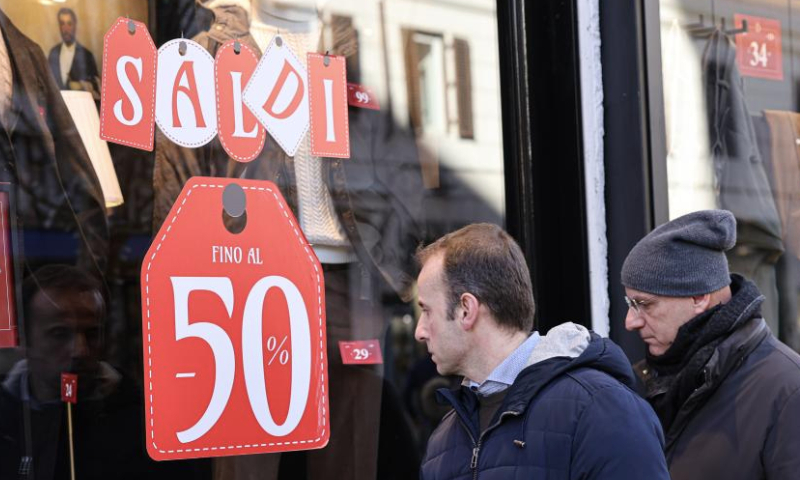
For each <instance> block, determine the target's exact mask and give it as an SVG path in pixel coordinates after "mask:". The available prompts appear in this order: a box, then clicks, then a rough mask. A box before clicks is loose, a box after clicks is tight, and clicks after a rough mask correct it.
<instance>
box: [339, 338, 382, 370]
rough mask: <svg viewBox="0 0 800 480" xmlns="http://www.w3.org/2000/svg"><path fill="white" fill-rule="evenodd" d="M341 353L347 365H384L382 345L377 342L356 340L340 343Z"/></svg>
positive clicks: (343, 361)
mask: <svg viewBox="0 0 800 480" xmlns="http://www.w3.org/2000/svg"><path fill="white" fill-rule="evenodd" d="M339 353H341V354H342V363H344V364H345V365H367V364H380V363H383V356H382V355H381V344H380V342H379V341H377V340H354V341H352V342H339Z"/></svg>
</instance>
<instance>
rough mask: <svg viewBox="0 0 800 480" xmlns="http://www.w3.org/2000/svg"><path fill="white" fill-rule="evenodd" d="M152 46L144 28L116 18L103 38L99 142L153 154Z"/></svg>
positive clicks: (154, 64) (154, 50)
mask: <svg viewBox="0 0 800 480" xmlns="http://www.w3.org/2000/svg"><path fill="white" fill-rule="evenodd" d="M156 59H157V54H156V46H155V44H154V43H153V39H152V38H150V34H149V33H148V32H147V26H146V25H145V24H143V23H141V22H137V21H134V20H129V19H126V18H123V17H119V18H118V19H117V21H116V22H115V23H114V25H112V26H111V28H110V29H109V30H108V32H106V35H105V37H104V38H103V81H102V88H101V100H100V138H102V139H103V140H106V141H109V142H113V143H119V144H120V145H127V146H129V147H135V148H139V149H142V150H148V151H152V150H153V125H154V120H155V103H156V65H157V62H156Z"/></svg>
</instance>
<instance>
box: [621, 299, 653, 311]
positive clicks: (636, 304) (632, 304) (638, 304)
mask: <svg viewBox="0 0 800 480" xmlns="http://www.w3.org/2000/svg"><path fill="white" fill-rule="evenodd" d="M625 303H627V304H628V308H632V309H633V310H634V311H635V312H636V313H641V309H642V308H644V307H646V306H648V305H650V304H651V303H653V301H652V300H636V299H633V298H630V297H629V296H627V295H625Z"/></svg>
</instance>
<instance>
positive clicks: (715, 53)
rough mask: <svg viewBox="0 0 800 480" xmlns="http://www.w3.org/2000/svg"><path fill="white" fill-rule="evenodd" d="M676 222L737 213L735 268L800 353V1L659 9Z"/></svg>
mask: <svg viewBox="0 0 800 480" xmlns="http://www.w3.org/2000/svg"><path fill="white" fill-rule="evenodd" d="M659 7H660V9H659V12H660V13H659V15H660V38H661V59H662V65H661V67H662V79H661V80H662V85H663V93H664V117H665V121H666V145H667V152H666V153H667V157H666V165H667V186H668V195H669V216H670V218H675V217H678V216H680V215H683V214H685V213H689V212H691V211H695V210H699V209H705V208H724V209H727V210H730V211H731V212H733V214H734V215H735V217H736V220H737V223H738V232H737V233H738V239H737V244H736V246H735V247H734V248H733V249H732V250H730V251H729V252H728V260H729V263H730V269H731V271H733V272H738V273H741V274H743V275H744V276H746V277H748V278H750V279H752V280H753V281H755V283H756V284H757V286H758V288H759V289H760V290H761V292H762V293H763V294H764V296H765V301H764V303H763V305H762V307H761V310H762V313H763V316H764V318H765V319H766V321H767V324H768V325H769V326H770V328H771V330H772V331H773V332H774V333H775V334H776V335H778V336H779V337H780V339H781V340H783V341H784V342H786V343H787V344H789V345H790V346H791V347H793V348H794V349H796V350H800V308H798V307H799V306H800V303H799V302H798V300H799V299H800V288H799V287H798V285H800V282H798V279H800V223H799V222H798V219H799V218H800V202H798V199H800V162H798V159H800V140H798V138H800V137H799V136H798V132H800V113H798V112H800V107H798V98H800V95H799V94H800V90H798V86H799V85H800V83H798V79H800V70H798V67H797V66H798V65H800V63H799V62H798V61H797V60H798V56H799V55H800V52H798V51H796V50H795V49H796V42H795V41H794V40H793V36H792V35H793V32H796V30H797V28H798V23H797V12H798V3H797V2H795V1H789V0H784V1H772V2H760V1H732V0H708V1H702V2H698V1H694V0H691V1H690V0H661V1H660V3H659Z"/></svg>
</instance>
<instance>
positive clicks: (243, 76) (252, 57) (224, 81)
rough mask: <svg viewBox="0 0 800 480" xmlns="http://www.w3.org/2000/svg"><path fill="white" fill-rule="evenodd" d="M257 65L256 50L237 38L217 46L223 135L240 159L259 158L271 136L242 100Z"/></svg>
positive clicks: (216, 71) (224, 143) (228, 148)
mask: <svg viewBox="0 0 800 480" xmlns="http://www.w3.org/2000/svg"><path fill="white" fill-rule="evenodd" d="M256 65H258V57H257V56H256V54H255V52H253V50H251V49H250V48H249V47H248V46H247V45H242V44H241V43H239V42H237V41H235V40H229V41H228V42H226V43H225V44H223V45H222V46H221V47H220V48H219V50H217V56H216V61H215V62H214V74H215V76H216V82H217V122H218V127H217V128H218V129H219V132H218V134H219V139H220V142H221V143H222V148H224V149H225V151H226V152H227V153H228V155H230V156H231V158H233V159H234V160H237V161H239V162H249V161H251V160H253V159H254V158H256V157H257V156H258V154H259V153H261V150H262V149H263V148H264V141H265V140H266V138H267V131H266V130H265V129H264V126H263V125H261V124H260V123H259V122H258V119H256V117H255V116H254V115H253V114H252V113H251V112H250V110H249V109H247V108H246V107H245V106H244V103H243V101H242V90H243V89H244V86H245V85H247V82H248V81H249V80H250V76H251V75H252V74H253V71H254V70H255V69H256Z"/></svg>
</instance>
